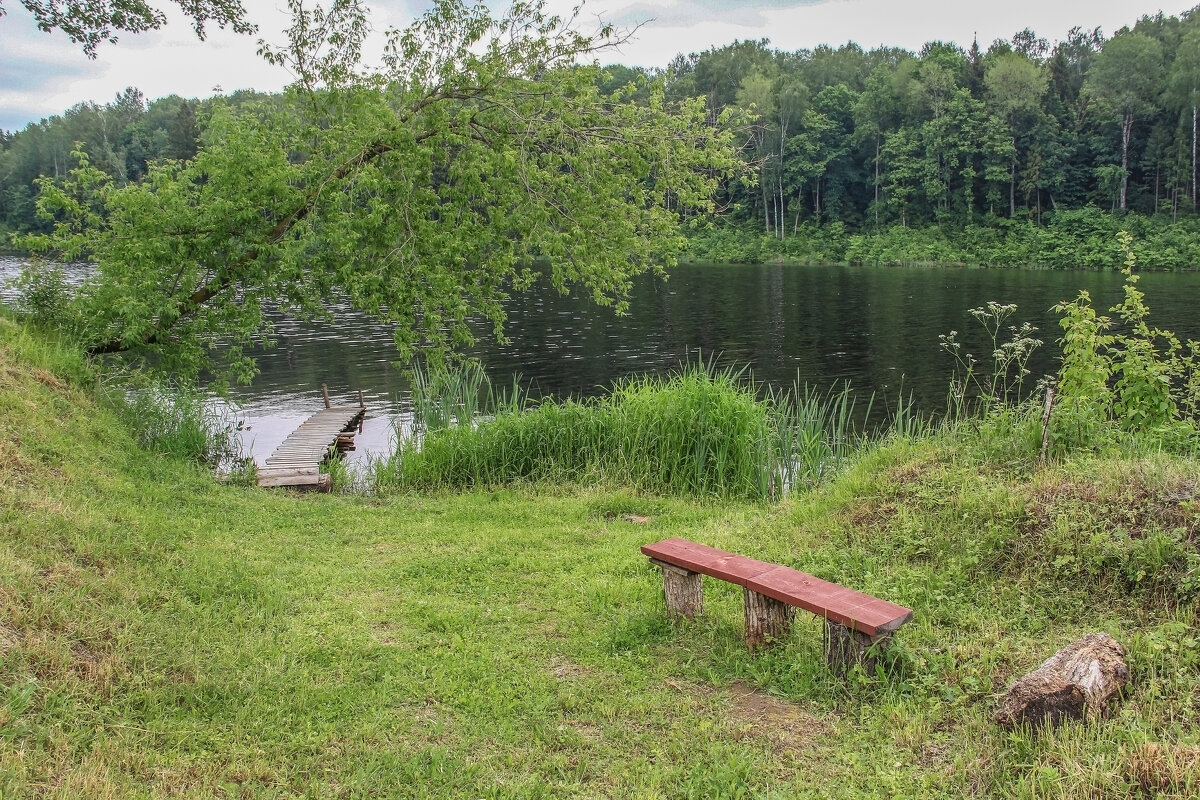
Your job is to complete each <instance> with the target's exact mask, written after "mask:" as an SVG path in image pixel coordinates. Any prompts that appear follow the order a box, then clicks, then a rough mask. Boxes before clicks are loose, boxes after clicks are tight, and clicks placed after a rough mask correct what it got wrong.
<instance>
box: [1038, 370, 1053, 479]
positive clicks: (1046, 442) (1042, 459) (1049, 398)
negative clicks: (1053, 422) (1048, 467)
mask: <svg viewBox="0 0 1200 800" xmlns="http://www.w3.org/2000/svg"><path fill="white" fill-rule="evenodd" d="M1053 410H1054V387H1053V386H1050V387H1047V389H1046V409H1045V411H1043V412H1042V452H1041V455H1039V456H1038V464H1045V463H1046V454H1047V452H1049V450H1050V412H1051V411H1053Z"/></svg>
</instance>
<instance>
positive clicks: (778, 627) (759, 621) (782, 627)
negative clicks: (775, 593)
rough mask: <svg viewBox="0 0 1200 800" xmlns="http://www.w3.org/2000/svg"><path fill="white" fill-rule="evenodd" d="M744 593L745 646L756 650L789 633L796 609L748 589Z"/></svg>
mask: <svg viewBox="0 0 1200 800" xmlns="http://www.w3.org/2000/svg"><path fill="white" fill-rule="evenodd" d="M743 588H744V587H743ZM745 594H746V647H748V648H750V649H751V650H756V649H758V648H759V647H762V646H763V645H767V644H770V643H771V642H773V641H777V640H779V639H784V638H786V637H787V635H788V634H789V633H791V630H792V618H793V617H794V616H796V609H794V608H792V607H791V606H789V605H787V604H786V603H781V602H779V601H778V600H775V599H774V598H771V597H767V596H766V595H765V594H759V593H758V592H754V591H751V590H750V589H745Z"/></svg>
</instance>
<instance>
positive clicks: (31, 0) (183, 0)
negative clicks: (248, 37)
mask: <svg viewBox="0 0 1200 800" xmlns="http://www.w3.org/2000/svg"><path fill="white" fill-rule="evenodd" d="M173 2H174V4H175V5H177V6H179V7H180V8H181V9H182V10H183V12H184V13H185V14H187V16H188V17H190V18H191V20H192V25H193V27H194V29H195V31H196V35H197V36H198V37H199V38H201V39H203V38H204V31H205V26H206V25H207V24H208V23H215V24H216V25H217V27H219V28H224V27H226V26H229V27H230V28H232V29H233V30H235V31H237V32H238V33H253V32H254V31H255V30H256V28H255V26H254V25H253V24H251V23H250V22H247V21H246V18H245V17H246V9H245V8H244V7H243V6H242V4H241V2H240V0H173ZM21 5H23V6H25V8H26V9H27V10H28V11H29V12H30V13H31V14H32V15H33V18H34V20H35V21H36V22H37V26H38V28H39V29H40V30H42V31H45V32H47V33H49V32H51V31H61V32H63V33H65V34H66V35H67V36H68V37H70V39H71V41H72V42H75V43H76V44H80V45H83V52H84V53H86V54H87V56H88V57H89V58H95V57H96V49H97V48H98V47H99V46H100V45H101V44H102V43H104V42H110V43H112V42H116V41H117V35H118V34H119V33H143V32H145V31H151V30H157V29H159V28H161V27H162V26H163V25H164V24H166V21H167V16H166V14H164V13H163V11H162V10H161V9H160V8H156V7H155V6H152V5H150V4H149V3H148V2H146V0H106V2H99V3H97V2H89V3H71V4H68V5H67V6H66V7H65V8H64V7H63V4H62V3H57V2H49V3H47V2H38V0H21ZM3 14H4V7H3V5H2V4H0V16H3Z"/></svg>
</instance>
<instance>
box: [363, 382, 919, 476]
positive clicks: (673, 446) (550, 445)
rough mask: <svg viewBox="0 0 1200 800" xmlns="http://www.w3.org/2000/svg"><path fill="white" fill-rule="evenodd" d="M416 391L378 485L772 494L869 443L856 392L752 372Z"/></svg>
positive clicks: (378, 471)
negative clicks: (549, 387)
mask: <svg viewBox="0 0 1200 800" xmlns="http://www.w3.org/2000/svg"><path fill="white" fill-rule="evenodd" d="M414 386H415V389H414V400H413V402H414V409H415V418H416V425H415V428H416V430H417V431H418V433H419V435H418V436H416V437H411V438H408V439H402V440H401V443H400V445H399V447H398V450H397V452H396V453H395V454H394V455H393V457H392V458H390V459H388V460H386V461H383V462H379V463H376V464H375V465H374V467H373V475H372V482H373V483H374V485H375V487H376V488H377V489H378V490H387V489H389V488H395V487H408V488H418V489H459V488H465V487H471V486H493V485H501V484H508V483H513V482H518V481H559V482H583V483H587V482H607V483H612V484H619V485H624V486H630V487H633V488H636V489H638V490H643V491H649V492H655V493H662V494H671V495H684V496H692V497H713V498H743V499H755V500H769V499H773V498H777V497H779V496H781V495H782V494H783V493H784V492H786V491H787V490H788V489H789V488H791V487H795V486H799V485H808V484H811V483H814V482H817V481H819V480H822V479H824V478H825V477H827V476H829V475H830V474H832V473H833V472H835V471H836V470H837V469H838V468H839V467H840V466H841V465H842V464H843V463H844V462H845V460H846V459H848V458H850V457H851V456H852V455H855V454H857V453H858V452H859V451H860V450H861V448H862V446H863V444H864V442H866V441H867V439H868V437H866V436H865V434H863V433H861V432H860V431H858V430H857V428H856V425H855V420H857V419H861V418H862V416H865V415H861V416H860V415H859V414H858V412H857V410H856V408H855V396H854V394H853V392H852V391H851V390H850V388H849V386H845V387H842V388H841V389H839V390H834V391H830V392H828V393H825V394H821V393H819V392H816V391H814V390H812V389H809V388H807V387H803V386H801V385H799V384H797V385H796V386H795V387H794V388H793V389H792V390H791V391H790V392H789V391H778V392H771V391H767V392H765V393H763V392H760V391H759V390H758V388H757V387H756V386H755V385H754V383H753V381H752V380H751V378H750V376H749V375H748V373H746V371H744V370H741V371H739V370H733V369H717V368H715V367H714V366H713V365H712V364H711V363H709V364H703V363H701V364H697V365H694V366H688V367H685V368H683V369H680V370H678V371H676V372H674V373H672V374H669V375H666V376H643V377H635V378H628V379H624V380H622V381H619V382H618V383H617V384H616V385H615V386H614V387H613V389H612V390H611V392H610V393H609V394H608V395H607V396H604V397H600V398H594V399H590V400H585V401H576V400H566V401H563V402H553V401H550V400H543V401H541V402H538V403H531V402H530V401H529V400H528V398H527V396H525V395H523V394H521V393H520V392H519V391H517V390H516V389H514V390H513V391H512V392H509V393H504V394H497V393H495V392H494V391H492V389H491V387H490V385H489V384H488V382H487V380H486V377H485V376H484V375H483V373H482V371H480V370H479V369H478V368H477V367H470V368H467V369H466V370H465V371H464V372H463V373H461V374H458V375H432V376H431V375H428V374H426V375H421V376H419V377H417V378H416V380H415V381H414ZM869 408H870V404H869V403H868V409H867V411H868V412H869ZM906 419H907V420H908V421H907V422H906V424H907V425H911V424H912V416H911V414H909V416H908V417H907V418H906Z"/></svg>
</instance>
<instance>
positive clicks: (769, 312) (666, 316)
mask: <svg viewBox="0 0 1200 800" xmlns="http://www.w3.org/2000/svg"><path fill="white" fill-rule="evenodd" d="M14 269H15V262H14V261H13V260H9V261H7V262H4V261H3V260H0V275H2V274H3V273H4V272H5V271H7V272H9V273H10V274H11V272H12V271H13V270H14ZM1122 282H1123V276H1122V275H1121V274H1119V273H1097V272H1048V271H1031V270H981V269H953V268H928V269H922V268H886V267H844V266H816V267H811V266H810V267H793V266H770V265H724V264H723V265H686V266H680V267H678V268H676V269H675V270H674V271H673V272H672V274H671V277H670V279H669V280H667V281H665V282H664V281H662V280H659V279H655V278H651V277H648V276H647V277H643V278H642V279H639V280H638V281H637V282H636V283H635V286H634V290H633V295H632V298H631V303H630V313H629V315H628V316H624V317H617V316H616V315H615V314H614V313H613V312H612V311H611V310H610V309H607V308H600V307H597V306H595V305H593V304H592V303H591V302H590V301H588V300H586V299H582V298H579V297H575V296H569V295H568V296H562V295H559V294H558V293H556V292H554V291H553V290H550V289H547V288H545V287H541V288H535V289H533V290H530V291H528V292H525V293H522V294H519V295H517V296H515V297H514V298H513V299H512V300H511V301H510V302H509V303H508V304H507V308H508V313H509V323H508V326H507V328H506V332H507V334H508V337H509V339H510V341H509V342H508V343H507V344H505V345H499V344H496V343H495V342H494V341H491V340H490V339H486V338H483V339H481V340H480V343H479V344H478V345H477V347H476V348H475V350H474V355H476V356H477V357H478V358H479V359H480V361H481V363H482V364H483V365H484V368H485V369H486V370H487V372H488V373H489V375H490V376H491V377H492V379H493V380H494V381H498V382H500V383H502V384H505V385H507V384H509V383H511V381H512V376H513V375H514V374H519V375H521V376H522V381H523V383H524V384H525V385H527V386H529V387H530V388H531V390H532V392H533V393H534V394H535V395H552V396H555V397H560V398H561V397H566V396H575V397H584V396H590V395H595V394H597V393H600V392H603V391H604V390H605V389H606V388H607V387H609V386H611V385H612V383H613V382H614V381H616V380H618V379H619V378H622V377H624V376H628V375H634V374H639V373H647V372H650V373H661V372H664V371H668V370H671V369H674V368H676V367H678V366H679V364H680V363H682V362H684V361H687V360H693V361H694V360H695V359H696V358H698V357H704V358H706V359H708V358H713V359H716V360H717V362H718V363H719V364H721V365H732V366H736V367H743V366H744V367H749V368H750V369H751V370H752V372H753V375H754V377H755V379H757V380H759V381H763V382H767V383H771V384H775V385H779V386H791V384H792V383H793V381H795V380H796V379H797V377H799V379H800V380H801V381H803V382H807V383H809V384H810V385H813V386H816V387H820V388H822V389H823V388H827V387H830V386H832V385H834V384H837V383H840V382H842V381H849V382H850V383H851V384H852V386H854V387H855V388H856V389H857V390H858V391H859V392H860V393H861V395H862V397H863V400H862V401H861V402H862V403H864V404H865V398H866V397H868V396H869V395H871V394H872V393H873V394H874V395H875V397H876V401H875V403H876V406H875V415H876V416H877V417H878V416H881V415H883V414H885V413H886V412H887V410H888V409H889V408H891V407H894V405H895V400H896V398H897V397H898V396H899V394H900V392H901V391H902V390H903V392H904V393H905V394H906V395H907V394H910V393H911V395H912V398H913V400H914V402H915V403H916V405H917V407H918V408H919V409H921V410H923V411H926V412H936V411H939V410H940V409H942V408H944V406H945V398H946V390H947V386H948V382H949V378H950V375H951V372H952V370H953V366H954V364H953V360H952V359H951V357H950V356H949V355H947V354H946V353H945V352H943V351H942V350H941V349H940V347H939V344H938V341H939V340H938V336H939V334H944V333H948V332H950V331H952V330H955V331H958V332H959V334H960V339H961V340H962V341H963V342H964V349H965V350H967V351H970V352H972V353H974V354H975V355H976V356H979V357H981V358H984V359H990V353H991V344H990V341H988V340H987V339H986V337H985V336H984V334H983V330H982V328H981V327H980V326H979V324H978V323H977V322H976V321H975V320H974V319H973V318H972V317H971V316H970V314H969V313H968V312H969V309H971V308H974V307H978V306H982V305H984V304H986V303H987V302H988V301H997V302H1000V303H1016V304H1017V305H1018V312H1017V314H1016V316H1015V317H1014V321H1015V322H1018V323H1019V322H1022V321H1029V322H1031V323H1033V324H1034V325H1036V326H1037V327H1038V328H1039V329H1040V331H1039V333H1038V334H1037V335H1039V336H1040V338H1042V339H1043V340H1045V341H1046V345H1045V346H1044V347H1042V348H1041V349H1040V350H1039V351H1038V353H1037V355H1036V356H1035V358H1034V360H1033V361H1032V362H1031V368H1032V370H1033V373H1034V377H1035V378H1036V376H1037V375H1040V374H1045V373H1050V372H1053V371H1054V370H1055V368H1056V359H1057V356H1058V348H1057V345H1056V344H1055V340H1056V339H1057V337H1058V336H1059V333H1060V331H1059V328H1058V326H1057V318H1056V316H1055V315H1054V314H1053V313H1052V312H1051V310H1050V309H1051V307H1052V306H1053V305H1054V304H1055V303H1058V302H1059V301H1061V300H1070V299H1073V298H1074V297H1075V296H1076V295H1077V294H1078V292H1079V290H1081V289H1086V290H1088V291H1089V292H1090V293H1091V295H1092V298H1093V301H1094V305H1095V307H1096V308H1097V309H1099V310H1101V311H1104V312H1107V309H1108V308H1109V307H1110V306H1112V305H1114V304H1115V303H1117V302H1119V301H1120V299H1121V296H1122ZM1140 288H1142V290H1143V291H1144V292H1145V293H1146V301H1147V303H1148V304H1149V306H1150V308H1151V319H1152V322H1153V324H1155V325H1157V326H1159V327H1163V328H1167V329H1169V330H1173V331H1174V332H1175V333H1176V334H1178V335H1179V336H1180V338H1181V339H1186V338H1193V339H1200V319H1198V317H1197V315H1196V313H1195V312H1196V308H1197V305H1196V300H1197V299H1198V298H1200V275H1197V274H1195V273H1186V274H1180V273H1149V274H1145V275H1143V276H1142V280H1141V283H1140ZM334 316H335V318H334V320H333V322H332V323H306V322H298V321H294V320H280V321H279V322H278V331H277V333H278V337H277V338H278V346H277V347H276V348H275V349H274V350H271V351H267V352H263V353H260V354H259V367H260V369H261V374H260V375H259V376H258V378H256V379H255V381H254V384H253V385H252V386H250V387H236V388H235V389H234V391H233V393H232V399H233V401H234V402H235V403H236V405H237V409H238V414H239V418H241V419H242V420H243V424H244V425H245V426H246V428H247V430H246V433H245V438H246V446H247V447H248V449H249V451H250V452H251V453H253V454H254V455H255V456H257V457H260V458H261V457H265V455H266V454H268V453H269V452H270V450H271V449H273V448H274V446H275V445H277V444H278V443H279V442H280V441H282V439H283V438H284V437H285V436H286V435H287V434H288V433H289V432H290V431H291V430H292V429H293V428H295V427H296V426H297V425H298V424H299V423H300V421H302V420H303V419H304V418H305V417H306V416H307V415H308V414H310V413H312V412H313V411H315V410H316V409H318V408H320V407H321V405H322V400H321V389H320V387H321V384H322V383H324V384H327V385H328V386H329V390H330V392H331V394H333V395H334V397H335V402H337V401H341V402H349V401H350V400H351V399H352V398H354V400H355V402H356V395H355V393H356V392H357V391H358V390H360V389H361V390H362V391H363V393H364V396H365V398H366V401H367V405H368V407H369V408H370V410H371V412H370V414H369V418H368V420H367V422H366V426H365V429H364V433H363V435H361V436H360V437H359V451H358V452H357V453H356V454H355V455H354V459H355V460H356V461H359V462H361V461H362V459H363V457H364V456H365V455H367V454H379V453H383V452H387V451H389V450H390V448H391V436H392V429H393V426H394V425H396V424H401V425H403V424H404V422H405V420H406V419H408V415H409V414H410V412H411V405H410V402H409V394H408V393H409V386H408V384H407V382H406V381H405V379H404V377H403V374H402V373H401V371H400V370H399V369H397V368H396V365H395V364H394V363H393V362H394V360H395V357H396V356H395V350H394V348H393V346H392V342H391V333H390V331H389V329H388V328H386V327H385V326H381V325H378V324H376V323H374V322H372V321H371V320H369V319H368V318H366V317H365V316H363V315H361V314H357V313H355V312H353V311H350V310H348V309H336V310H335V315H334ZM481 332H482V329H481Z"/></svg>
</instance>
